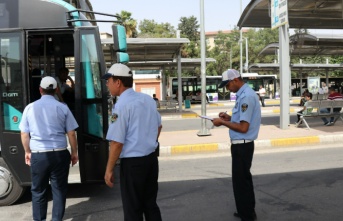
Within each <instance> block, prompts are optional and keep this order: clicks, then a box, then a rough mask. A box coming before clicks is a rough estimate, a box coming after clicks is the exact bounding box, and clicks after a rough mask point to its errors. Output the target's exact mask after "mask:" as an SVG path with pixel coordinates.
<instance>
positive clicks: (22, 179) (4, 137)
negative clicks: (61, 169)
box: [0, 0, 128, 206]
mask: <svg viewBox="0 0 343 221" xmlns="http://www.w3.org/2000/svg"><path fill="white" fill-rule="evenodd" d="M0 11H1V13H0V14H2V15H3V16H2V17H1V20H0V58H1V63H0V83H1V87H0V206H5V205H10V204H13V203H14V202H16V201H17V200H18V199H19V198H20V197H21V195H22V194H23V193H24V190H25V188H26V187H27V186H30V185H31V174H30V167H28V166H27V165H26V164H25V160H24V156H25V153H24V148H23V146H22V144H21V138H20V130H19V123H20V120H21V117H22V113H23V110H24V108H25V106H26V105H28V104H29V103H31V102H33V101H35V100H37V99H39V98H40V94H39V84H40V81H41V78H42V77H44V76H52V77H55V76H56V75H57V73H58V70H59V68H61V67H66V66H67V67H69V68H71V70H73V72H74V77H75V94H74V96H72V97H71V101H70V103H68V106H69V107H70V109H71V111H72V113H73V114H74V115H75V118H76V120H77V123H78V124H79V128H78V129H77V142H78V147H79V148H78V154H79V164H78V167H76V168H75V167H73V169H72V170H71V171H70V176H69V182H81V183H95V182H104V181H103V180H104V179H103V177H104V173H105V169H106V162H107V158H108V142H107V141H106V139H105V133H106V131H107V128H108V123H109V122H108V101H107V96H108V91H107V89H106V86H105V83H104V82H103V81H101V79H100V78H101V76H102V75H103V74H104V73H105V71H106V66H105V61H104V56H103V52H102V47H101V41H100V34H99V29H98V27H96V26H93V25H92V24H91V23H90V21H89V20H88V19H87V18H86V16H85V15H84V13H94V14H102V13H96V12H89V11H84V10H79V9H76V8H75V7H73V6H72V5H70V4H68V3H67V2H65V1H62V0H49V1H47V0H2V1H1V3H0ZM102 15H108V14H102ZM108 16H111V15H108ZM110 20H111V21H110V22H114V23H115V24H118V23H120V22H121V21H120V18H119V17H117V16H111V19H110ZM93 21H94V20H93ZM112 28H113V38H114V39H113V41H114V46H115V49H114V51H117V54H116V55H117V62H121V60H120V58H123V59H124V60H123V61H125V58H126V59H127V60H128V56H126V57H125V53H122V52H125V50H126V49H124V48H125V47H126V36H125V28H124V27H123V26H121V25H113V26H112ZM123 29H124V30H123ZM119 32H120V33H122V34H119ZM119 36H121V37H119ZM119 39H120V40H119ZM123 39H125V44H120V43H122V42H123ZM116 42H118V44H116ZM118 45H121V46H120V47H117V46H118ZM124 45H125V47H123V46H124ZM118 58H119V59H118ZM37 92H38V93H37ZM75 170H77V171H75Z"/></svg>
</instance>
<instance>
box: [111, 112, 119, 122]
mask: <svg viewBox="0 0 343 221" xmlns="http://www.w3.org/2000/svg"><path fill="white" fill-rule="evenodd" d="M117 119H118V114H116V113H113V114H112V116H111V123H114V122H115V121H116V120H117Z"/></svg>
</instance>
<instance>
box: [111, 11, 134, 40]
mask: <svg viewBox="0 0 343 221" xmlns="http://www.w3.org/2000/svg"><path fill="white" fill-rule="evenodd" d="M116 16H119V17H120V18H121V22H122V25H123V26H124V27H125V29H126V37H127V38H136V37H137V29H136V28H137V21H136V20H134V19H133V18H131V12H127V11H121V12H120V14H118V13H117V14H116Z"/></svg>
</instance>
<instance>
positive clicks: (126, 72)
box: [101, 63, 132, 80]
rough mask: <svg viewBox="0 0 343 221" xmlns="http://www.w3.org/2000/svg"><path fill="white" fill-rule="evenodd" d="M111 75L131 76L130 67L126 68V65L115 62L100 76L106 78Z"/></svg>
mask: <svg viewBox="0 0 343 221" xmlns="http://www.w3.org/2000/svg"><path fill="white" fill-rule="evenodd" d="M112 76H118V77H132V72H131V70H130V68H128V67H127V66H126V65H124V64H120V63H117V64H114V65H112V66H111V67H110V69H109V70H108V72H107V73H106V74H104V75H103V76H102V77H101V78H102V79H105V80H107V79H108V78H110V77H112Z"/></svg>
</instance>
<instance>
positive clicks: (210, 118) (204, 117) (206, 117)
mask: <svg viewBox="0 0 343 221" xmlns="http://www.w3.org/2000/svg"><path fill="white" fill-rule="evenodd" d="M199 117H200V118H203V119H206V120H213V118H212V117H209V116H204V115H199Z"/></svg>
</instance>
